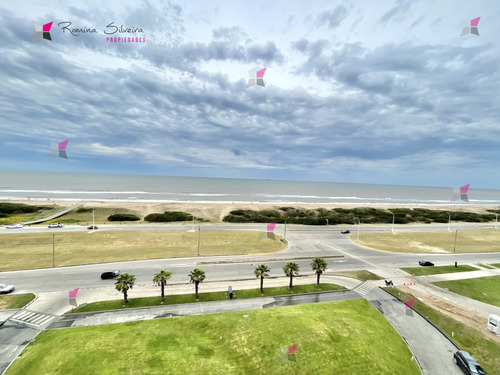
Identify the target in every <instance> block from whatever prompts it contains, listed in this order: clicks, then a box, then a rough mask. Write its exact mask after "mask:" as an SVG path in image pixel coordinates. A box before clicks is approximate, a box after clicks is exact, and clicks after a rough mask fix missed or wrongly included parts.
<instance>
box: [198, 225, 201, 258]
mask: <svg viewBox="0 0 500 375" xmlns="http://www.w3.org/2000/svg"><path fill="white" fill-rule="evenodd" d="M200 237H201V228H200V226H199V225H198V256H200Z"/></svg>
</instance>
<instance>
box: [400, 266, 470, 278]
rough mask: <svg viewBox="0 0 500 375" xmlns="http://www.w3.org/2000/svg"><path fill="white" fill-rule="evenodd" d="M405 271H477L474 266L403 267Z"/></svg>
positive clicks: (412, 273)
mask: <svg viewBox="0 0 500 375" xmlns="http://www.w3.org/2000/svg"><path fill="white" fill-rule="evenodd" d="M401 269H402V270H403V271H405V272H408V273H409V274H410V275H415V276H424V275H439V274H442V273H454V272H467V271H477V270H478V269H477V268H476V267H472V266H467V265H463V266H460V265H459V266H458V267H457V268H455V266H454V265H453V266H434V267H407V268H401Z"/></svg>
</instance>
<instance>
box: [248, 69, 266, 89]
mask: <svg viewBox="0 0 500 375" xmlns="http://www.w3.org/2000/svg"><path fill="white" fill-rule="evenodd" d="M266 69H267V68H264V69H252V70H249V71H248V83H247V88H248V87H251V86H255V85H257V86H262V87H266V85H265V84H264V73H265V72H266Z"/></svg>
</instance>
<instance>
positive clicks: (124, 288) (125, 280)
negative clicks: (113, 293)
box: [115, 272, 135, 303]
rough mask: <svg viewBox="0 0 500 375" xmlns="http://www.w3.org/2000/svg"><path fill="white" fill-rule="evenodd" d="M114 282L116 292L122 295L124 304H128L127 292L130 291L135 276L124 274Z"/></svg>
mask: <svg viewBox="0 0 500 375" xmlns="http://www.w3.org/2000/svg"><path fill="white" fill-rule="evenodd" d="M115 280H116V283H115V288H116V290H117V291H119V292H121V293H123V299H124V300H125V303H128V298H127V292H128V290H129V289H132V288H133V287H134V283H135V275H132V274H131V273H126V272H124V273H122V274H121V275H119V276H118V277H116V279H115Z"/></svg>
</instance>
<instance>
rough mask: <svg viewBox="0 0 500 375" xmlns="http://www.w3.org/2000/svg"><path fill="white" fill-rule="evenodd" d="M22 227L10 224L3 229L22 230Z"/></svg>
mask: <svg viewBox="0 0 500 375" xmlns="http://www.w3.org/2000/svg"><path fill="white" fill-rule="evenodd" d="M22 227H23V225H22V224H10V225H7V226H6V227H5V229H20V228H22Z"/></svg>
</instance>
